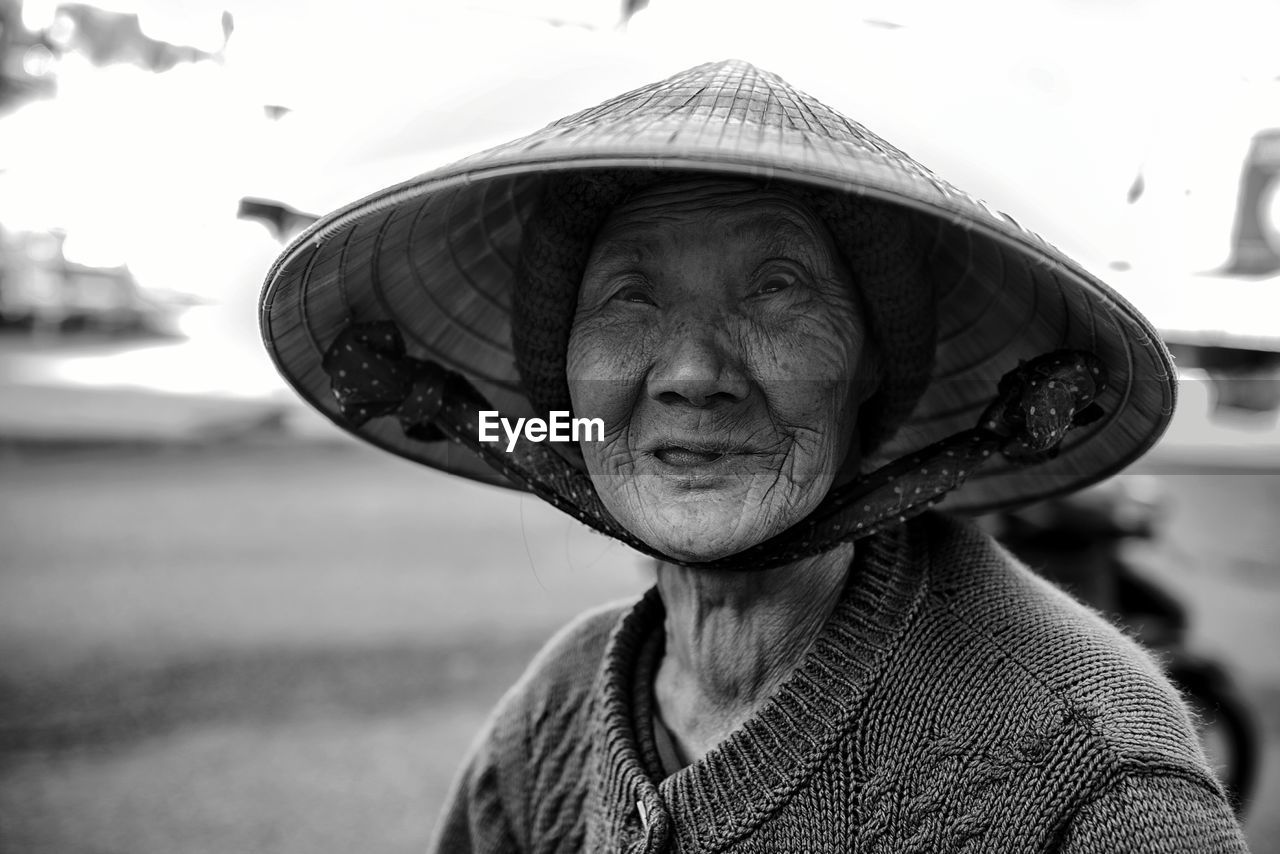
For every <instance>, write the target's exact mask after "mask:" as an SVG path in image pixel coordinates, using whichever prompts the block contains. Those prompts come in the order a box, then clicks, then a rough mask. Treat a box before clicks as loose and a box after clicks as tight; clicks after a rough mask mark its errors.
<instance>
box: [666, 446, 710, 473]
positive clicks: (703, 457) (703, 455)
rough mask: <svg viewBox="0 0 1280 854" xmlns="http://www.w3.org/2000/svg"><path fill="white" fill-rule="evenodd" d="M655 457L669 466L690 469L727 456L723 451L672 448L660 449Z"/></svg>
mask: <svg viewBox="0 0 1280 854" xmlns="http://www.w3.org/2000/svg"><path fill="white" fill-rule="evenodd" d="M653 455H654V456H655V457H657V458H658V460H659V462H663V463H666V464H667V465H669V466H677V467H679V468H689V467H692V466H705V465H709V464H710V463H714V462H715V461H716V460H719V459H721V458H722V457H724V455H725V454H724V452H723V451H703V450H699V449H697V448H682V447H679V446H671V447H666V448H659V449H658V450H657V451H655V452H654V454H653Z"/></svg>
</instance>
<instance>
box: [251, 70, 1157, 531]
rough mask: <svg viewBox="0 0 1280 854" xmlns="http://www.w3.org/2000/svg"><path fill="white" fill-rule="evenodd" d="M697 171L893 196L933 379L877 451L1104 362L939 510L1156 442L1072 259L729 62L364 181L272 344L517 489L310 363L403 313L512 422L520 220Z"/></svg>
mask: <svg viewBox="0 0 1280 854" xmlns="http://www.w3.org/2000/svg"><path fill="white" fill-rule="evenodd" d="M629 169H637V170H653V169H661V170H688V171H690V172H701V173H708V172H710V173H717V174H722V175H725V176H733V177H754V178H764V179H769V180H771V181H785V182H794V183H796V184H800V185H806V186H808V187H812V188H815V189H819V190H823V191H827V192H837V193H847V194H850V195H851V196H855V197H863V198H867V197H869V198H873V199H876V200H879V201H881V202H888V203H891V204H894V205H899V206H902V207H903V208H905V209H906V210H908V211H910V212H911V216H912V217H914V218H915V219H916V220H918V221H919V228H920V229H922V230H923V232H924V233H925V234H926V235H927V239H926V240H924V241H923V244H922V245H923V250H922V251H926V252H927V253H929V258H930V262H931V265H932V266H933V267H934V268H937V269H948V270H954V271H958V272H956V274H954V275H950V276H948V277H946V280H945V281H938V282H936V283H935V289H936V294H937V350H936V356H935V360H934V367H933V373H932V378H931V381H930V383H929V385H928V387H927V389H926V390H925V392H924V393H923V395H922V396H921V397H920V399H919V401H918V403H917V404H916V406H915V408H914V410H913V411H911V413H910V414H909V416H908V417H907V418H906V419H905V420H904V421H903V422H902V423H901V426H900V427H899V429H898V430H897V432H896V433H895V434H894V435H893V437H892V438H891V439H890V440H889V441H888V442H887V444H885V445H884V446H883V447H881V448H880V449H879V450H878V454H877V458H883V459H885V460H888V459H894V458H898V457H902V456H905V455H907V454H910V453H913V452H915V451H917V450H919V449H921V448H924V447H926V446H928V445H930V444H931V443H933V442H936V441H939V440H941V439H943V438H945V437H948V436H951V435H953V434H955V433H957V432H960V431H964V430H967V429H969V428H972V427H974V425H975V422H976V421H977V420H978V418H979V416H980V415H981V413H982V411H983V409H984V407H985V406H986V405H987V404H988V403H989V402H990V401H991V399H992V397H993V396H994V395H995V390H996V384H997V382H998V381H999V379H1000V377H1001V376H1002V375H1004V374H1005V373H1006V372H1008V371H1009V370H1011V369H1012V368H1015V367H1017V366H1018V365H1019V363H1020V362H1021V361H1023V360H1030V359H1033V358H1035V357H1037V356H1040V355H1041V354H1044V353H1046V352H1049V351H1054V350H1059V349H1064V348H1068V349H1077V350H1085V351H1089V352H1091V353H1093V354H1095V355H1096V356H1097V357H1098V358H1099V359H1101V361H1102V363H1103V364H1104V365H1105V366H1106V369H1107V374H1108V385H1107V388H1106V391H1105V392H1104V394H1103V396H1102V397H1101V398H1099V399H1098V401H1097V403H1098V405H1099V406H1100V407H1101V410H1102V412H1103V416H1102V417H1101V418H1099V419H1098V420H1096V421H1094V422H1093V423H1091V424H1089V425H1087V426H1082V427H1079V428H1077V429H1074V430H1072V431H1071V432H1070V434H1069V435H1067V437H1066V438H1065V440H1064V441H1063V442H1062V445H1061V446H1060V452H1059V453H1058V455H1057V456H1056V457H1055V458H1054V459H1051V460H1048V461H1045V462H1042V463H1039V464H1036V465H1031V466H1020V465H1016V464H1015V463H1013V462H1010V461H1008V460H1005V459H992V460H991V461H990V462H989V463H987V464H986V465H985V466H984V467H983V468H982V469H981V470H980V471H976V472H974V473H973V474H972V476H970V477H969V478H968V480H967V481H966V482H965V483H964V484H963V485H962V486H960V487H959V488H958V489H956V490H955V491H953V492H951V493H950V494H949V495H948V496H947V497H946V498H945V499H944V500H943V502H942V506H943V508H946V509H951V510H958V511H971V512H978V511H983V510H989V509H995V508H999V507H1007V506H1013V505H1017V504H1021V503H1025V502H1028V501H1032V500H1036V499H1039V498H1044V497H1048V496H1051V495H1055V494H1059V493H1063V492H1067V491H1070V490H1073V489H1077V488H1080V487H1082V486H1085V485H1087V484H1090V483H1093V482H1095V481H1097V480H1100V479H1103V478H1105V477H1108V476H1110V475H1112V474H1114V473H1116V472H1118V471H1120V470H1121V469H1123V468H1124V467H1125V466H1127V465H1128V464H1129V463H1131V462H1133V461H1134V460H1135V459H1136V458H1137V457H1139V456H1140V455H1142V454H1143V453H1144V452H1145V451H1146V450H1147V449H1148V448H1150V447H1151V445H1152V444H1153V443H1154V442H1155V441H1156V439H1158V438H1159V436H1160V435H1161V433H1162V432H1163V431H1164V429H1165V427H1166V425H1167V424H1168V422H1169V420H1170V418H1171V415H1172V412H1173V407H1174V402H1175V397H1176V391H1177V386H1176V382H1175V376H1174V370H1173V365H1172V362H1171V360H1170V358H1169V355H1168V353H1167V351H1166V349H1165V347H1164V346H1163V344H1162V343H1161V342H1160V339H1159V338H1158V337H1157V334H1156V332H1155V330H1154V329H1153V328H1152V327H1151V325H1150V324H1149V323H1148V322H1147V320H1146V319H1145V318H1144V317H1143V316H1142V315H1141V314H1139V313H1138V311H1136V310H1135V309H1134V308H1133V307H1132V306H1131V305H1129V303H1128V302H1126V301H1125V300H1124V299H1123V298H1121V297H1120V296H1119V295H1118V294H1116V293H1115V292H1114V291H1112V290H1111V289H1110V288H1108V287H1107V286H1106V285H1105V284H1103V283H1102V282H1100V281H1098V280H1097V279H1096V278H1094V277H1093V276H1092V275H1091V274H1089V273H1088V272H1087V271H1086V270H1084V269H1083V268H1082V267H1081V266H1079V265H1078V264H1076V263H1074V262H1073V261H1071V260H1070V259H1068V258H1067V257H1065V256H1064V255H1063V254H1062V253H1060V252H1059V251H1058V250H1056V249H1055V248H1053V247H1052V246H1051V245H1049V244H1048V243H1046V242H1045V241H1044V240H1042V239H1041V238H1039V237H1037V236H1036V235H1034V234H1032V233H1030V232H1028V231H1027V230H1025V229H1023V228H1022V227H1021V226H1019V225H1018V224H1017V223H1016V222H1014V221H1013V220H1012V219H1010V218H1009V217H1007V216H1005V215H1003V214H1001V213H999V212H997V211H995V210H993V209H991V208H990V207H989V206H988V205H986V204H985V203H983V202H981V201H979V200H978V199H975V198H973V197H972V196H970V195H967V194H966V193H964V192H961V191H960V190H958V189H956V188H955V187H953V186H951V185H950V184H948V183H947V182H946V181H943V180H942V179H940V178H938V177H937V176H935V175H934V174H933V173H932V172H930V171H929V170H928V169H926V168H925V167H923V166H921V165H920V164H919V163H917V162H916V161H915V160H913V159H912V158H911V157H909V156H908V155H906V154H904V153H903V152H902V151H900V150H898V149H897V148H895V147H894V146H892V145H890V144H889V143H888V142H886V141H884V140H883V139H881V138H880V137H878V136H876V135H875V134H874V133H872V132H871V131H869V130H868V129H867V128H865V127H863V126H862V125H860V124H858V123H857V122H855V121H851V120H850V119H847V118H845V117H844V116H842V115H840V114H839V113H837V112H835V111H834V110H832V109H831V108H829V107H827V106H825V105H824V104H822V103H820V102H819V101H817V100H815V99H814V98H812V97H810V96H809V95H806V94H805V93H803V92H800V91H798V90H797V89H795V88H794V87H792V86H790V85H789V84H788V83H786V82H785V81H784V80H782V79H780V78H779V77H777V76H776V75H773V74H770V73H768V72H765V71H761V70H759V69H757V68H754V67H753V66H751V65H749V64H747V63H744V62H739V61H726V62H718V63H711V64H707V65H702V66H698V67H696V68H693V69H690V70H688V71H686V72H683V73H681V74H678V75H676V76H674V77H671V78H669V79H667V80H664V81H662V82H660V83H656V84H653V85H651V86H647V87H644V88H641V89H637V90H635V91H632V92H628V93H626V94H624V95H620V96H618V97H616V98H613V99H611V100H609V101H607V102H605V103H603V104H600V105H599V106H596V107H592V108H591V109H588V110H584V111H582V112H580V113H577V114H575V115H572V116H569V117H567V118H564V119H561V120H560V121H557V122H555V123H553V124H551V125H549V126H548V127H546V128H543V129H542V130H540V131H537V132H535V133H532V134H530V135H529V136H526V137H524V138H522V139H519V140H516V141H513V142H510V143H507V144H505V145H500V146H498V147H496V148H492V149H490V150H488V151H485V152H482V153H480V154H477V155H475V156H473V157H469V158H467V159H465V160H462V161H459V162H457V163H454V164H453V165H450V166H447V167H444V168H441V169H437V170H435V171H433V172H429V173H427V174H424V175H422V176H420V177H418V178H415V179H413V180H410V181H407V182H405V183H403V184H400V185H397V186H394V187H391V188H389V189H386V190H384V191H382V192H379V193H375V194H374V195H371V196H369V197H367V198H365V199H362V200H360V201H358V202H355V203H354V204H351V205H349V206H347V207H345V208H342V209H341V210H338V211H336V212H334V213H332V214H330V215H328V216H326V217H324V218H322V219H321V220H320V221H318V222H317V223H316V224H315V225H314V226H313V227H312V228H311V229H309V230H308V231H307V232H306V233H304V234H303V235H301V236H300V237H299V238H298V239H297V240H296V241H295V242H294V243H293V244H292V245H291V246H290V247H289V248H288V249H287V250H286V251H285V252H284V254H283V255H282V256H281V257H280V259H279V260H278V261H277V262H276V264H275V265H274V266H273V268H272V269H271V271H270V273H269V275H268V278H267V281H266V285H265V288H264V290H263V293H262V301H261V325H262V334H263V338H264V339H265V341H266V344H267V347H268V348H269V350H270V351H271V354H272V356H273V358H274V359H275V362H276V365H277V367H278V368H279V370H280V371H281V373H282V374H283V375H284V376H285V377H286V378H287V380H288V381H289V382H290V383H291V384H292V385H293V387H294V388H295V389H296V390H297V391H298V392H299V393H300V394H301V395H302V397H303V398H305V399H306V400H307V401H309V402H310V403H311V404H312V405H313V406H314V407H315V408H316V409H318V410H319V411H320V412H322V413H323V414H324V415H326V416H328V417H329V418H330V419H332V420H333V421H334V422H335V423H337V424H338V425H339V426H341V427H343V428H344V429H347V430H350V431H352V432H354V433H355V434H357V435H358V436H360V437H361V438H363V439H365V440H367V441H369V442H372V443H373V444H375V445H378V446H380V447H382V448H384V449H386V450H388V451H391V452H392V453H395V454H398V455H400V456H403V457H406V458H409V459H411V460H415V461H417V462H420V463H423V464H425V465H428V466H432V467H434V468H438V469H442V470H445V471H448V472H452V473H455V474H460V475H463V476H465V477H469V478H473V479H475V480H479V481H483V482H487V483H492V484H498V485H503V486H510V485H511V484H510V483H508V482H507V480H506V479H505V478H504V477H503V475H502V474H501V473H499V472H498V471H495V470H494V469H493V468H491V467H490V466H489V465H488V464H486V463H485V462H483V461H481V460H479V459H477V458H476V456H475V455H474V454H472V453H471V452H469V451H467V450H466V449H464V448H461V447H458V446H456V445H454V444H452V443H449V442H438V441H437V442H430V441H420V440H418V439H413V438H409V437H408V436H406V435H405V433H404V432H403V431H402V429H401V428H400V426H399V424H398V423H397V422H396V421H395V420H394V419H391V418H375V419H372V420H369V421H367V422H365V423H363V424H361V425H359V426H355V425H353V424H352V423H351V422H350V421H348V420H347V419H346V418H345V417H344V416H343V414H342V412H341V410H340V409H339V406H338V404H337V402H336V401H335V399H334V397H333V394H332V392H331V388H330V384H331V377H330V376H329V375H328V374H327V373H326V372H325V370H324V367H323V365H322V361H323V358H324V354H325V352H326V350H327V348H328V347H329V346H330V345H331V343H332V342H333V341H334V340H335V338H336V337H337V336H338V335H339V333H340V332H341V331H342V330H343V329H345V328H347V327H348V325H349V324H351V323H354V322H365V321H384V320H390V321H394V323H395V324H396V326H397V327H398V328H399V330H400V332H401V333H402V335H403V337H404V340H405V344H406V348H407V352H408V353H409V355H411V356H413V357H416V358H419V359H430V360H433V361H435V362H437V363H439V364H441V365H443V366H445V367H446V368H450V369H452V370H454V371H457V372H459V373H461V374H462V375H463V376H465V377H466V378H468V379H469V380H470V381H471V383H472V384H474V386H475V387H476V388H478V389H479V390H480V392H481V393H482V394H483V395H484V396H485V397H486V398H487V399H488V400H489V401H490V402H491V403H492V404H493V406H494V408H495V409H497V410H500V411H501V412H502V413H503V415H504V416H508V417H511V418H515V417H526V416H530V415H533V414H534V410H533V407H532V406H531V404H530V402H529V400H528V398H527V396H526V394H525V392H524V390H523V389H522V386H521V378H520V374H519V372H518V370H517V366H516V361H515V357H514V354H513V347H512V316H511V307H512V304H513V300H512V290H513V287H515V285H516V282H517V265H518V260H519V258H520V252H521V245H522V237H523V234H524V229H525V226H526V224H527V223H528V222H529V221H530V218H531V216H532V214H533V211H534V210H535V208H536V206H537V205H538V203H539V200H540V199H541V198H542V196H543V191H544V188H545V185H546V182H547V179H548V176H549V175H552V174H553V173H564V172H570V171H577V170H629Z"/></svg>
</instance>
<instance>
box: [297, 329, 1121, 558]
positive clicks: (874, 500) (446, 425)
mask: <svg viewBox="0 0 1280 854" xmlns="http://www.w3.org/2000/svg"><path fill="white" fill-rule="evenodd" d="M322 364H323V367H324V370H325V372H326V373H328V375H329V378H330V384H331V388H332V391H333V395H334V397H335V399H336V400H337V402H338V408H339V411H340V413H341V415H342V417H343V418H344V419H346V421H347V422H348V423H349V424H350V425H351V426H352V427H361V426H363V425H364V424H366V423H367V422H368V421H371V420H372V419H375V418H379V417H383V416H392V415H394V416H395V417H396V418H398V420H399V422H400V428H401V430H403V432H404V434H405V435H406V436H408V437H409V438H411V439H415V440H418V441H424V442H437V441H452V442H454V443H456V444H459V445H462V446H463V447H466V448H467V449H468V450H469V451H470V452H472V453H474V454H476V455H477V456H479V457H480V458H481V459H482V460H484V461H485V462H486V463H487V464H489V465H490V466H491V467H493V468H494V469H495V470H496V471H498V472H500V473H501V474H502V475H503V476H504V477H506V478H507V479H508V480H509V481H511V482H512V483H513V484H515V485H516V486H519V487H521V488H523V489H526V490H528V491H529V492H532V493H533V494H535V495H537V496H538V497H539V498H542V499H543V500H545V501H547V502H548V503H550V504H551V505H552V506H554V507H556V508H558V509H560V510H562V511H564V512H566V513H568V514H570V515H571V516H574V517H576V518H577V519H579V520H580V521H581V522H583V523H585V524H587V525H589V526H590V527H592V528H594V529H596V530H597V531H600V532H601V533H604V534H607V535H609V536H611V537H614V538H615V539H618V540H620V541H622V542H623V543H625V544H626V545H628V546H630V547H631V548H633V549H635V550H637V551H639V552H642V553H644V554H648V555H651V556H653V557H656V558H659V559H661V560H666V561H671V562H674V563H686V564H687V563H688V562H685V561H675V560H673V559H672V558H670V557H668V556H667V555H664V554H662V553H661V552H659V551H657V550H655V549H653V548H652V547H650V546H649V545H647V544H646V543H644V542H642V541H641V540H639V539H637V538H636V537H635V536H634V535H632V534H631V533H630V532H629V531H627V529H626V528H624V527H623V526H622V525H621V524H619V523H618V521H617V520H616V519H614V517H613V515H612V514H611V513H610V512H609V511H608V509H607V508H606V507H605V506H604V504H603V503H602V502H601V501H600V497H599V496H598V495H597V494H596V491H595V488H594V486H593V485H592V483H591V478H590V477H589V476H588V475H587V474H586V473H585V472H583V471H582V470H580V469H578V468H576V467H575V466H573V465H572V464H571V463H570V462H569V461H568V460H566V459H565V458H564V457H561V456H560V455H559V454H557V453H555V452H554V451H553V450H551V449H550V448H549V447H548V446H546V445H544V444H542V443H539V442H534V441H531V440H529V439H527V438H525V437H523V436H519V437H517V438H516V439H515V440H514V442H513V446H512V448H511V450H510V451H507V450H504V449H503V448H501V447H500V446H499V445H496V444H491V443H486V442H481V441H480V435H479V430H478V419H479V416H478V413H479V412H481V411H494V407H493V405H492V404H491V403H489V401H488V400H487V399H486V398H485V396H484V395H483V394H482V393H481V392H480V390H479V389H477V388H476V387H475V386H474V385H473V384H472V383H471V382H470V381H468V380H467V379H466V378H465V377H463V376H462V375H461V374H459V373H458V372H456V371H453V370H450V369H448V368H446V367H444V366H443V365H441V364H439V363H438V362H434V361H431V360H427V359H416V358H413V357H411V356H409V355H407V354H406V353H405V347H404V340H403V338H402V337H401V335H400V332H399V330H398V329H397V328H396V326H395V324H394V323H393V322H391V321H374V322H367V323H352V324H350V325H348V326H347V327H346V328H345V329H343V330H342V332H340V333H339V334H338V337H337V338H336V339H335V340H334V341H333V343H332V344H331V345H330V346H329V349H328V350H327V351H326V353H325V356H324V360H323V362H322ZM1106 382H1107V380H1106V370H1105V367H1104V366H1103V364H1102V362H1101V360H1099V359H1098V357H1097V356H1095V355H1093V354H1092V353H1088V352H1086V351H1083V350H1056V351H1054V352H1052V353H1046V354H1045V355H1042V356H1039V357H1037V358H1035V359H1032V360H1030V361H1028V362H1023V363H1021V364H1019V365H1018V367H1016V368H1014V369H1013V370H1011V371H1010V372H1009V373H1007V374H1005V375H1004V376H1003V377H1002V378H1001V379H1000V382H999V384H998V386H997V392H996V399H995V400H994V401H993V402H992V403H991V404H990V405H989V406H988V407H987V408H986V410H985V411H984V412H983V414H982V417H981V418H980V419H979V421H978V425H977V426H976V427H974V428H973V429H971V430H966V431H963V432H961V433H956V434H955V435H953V436H949V437H948V438H946V439H943V440H942V441H940V442H935V443H934V444H932V445H930V446H929V447H927V448H925V449H923V450H921V451H919V452H917V453H914V454H909V455H907V456H905V457H901V458H899V459H897V460H895V461H893V462H891V463H889V464H888V465H885V466H882V467H880V468H878V469H876V470H875V471H874V472H871V473H870V474H866V475H863V476H862V477H859V478H857V479H856V480H854V481H852V482H850V483H847V484H844V485H842V486H838V487H836V488H834V489H832V490H831V492H830V493H829V494H828V495H827V497H826V498H825V499H824V500H823V501H822V503H821V504H820V505H819V506H818V508H817V509H816V510H814V512H813V513H811V514H810V515H809V516H808V517H806V518H805V519H803V520H801V521H800V522H798V523H797V524H795V525H793V526H792V527H790V528H788V529H787V530H786V531H783V532H782V533H781V534H778V535H777V536H775V537H772V538H770V539H768V540H765V541H764V542H762V543H759V544H757V545H755V546H752V547H751V548H748V549H745V550H743V551H741V552H738V553H736V554H733V555H729V556H728V557H724V558H720V559H718V560H714V561H706V562H702V563H696V564H691V565H696V566H699V567H704V568H707V569H725V570H741V569H767V568H770V567H775V566H780V565H782V564H786V563H790V562H792V561H795V560H799V559H801V558H804V557H809V556H811V555H814V554H819V553H821V552H824V551H827V550H828V549H830V548H831V547H832V546H834V545H836V544H837V543H841V542H851V541H853V540H857V539H860V538H862V537H865V536H867V535H869V534H873V533H876V532H878V531H882V530H884V529H886V528H889V527H892V526H894V525H898V524H901V523H903V522H905V521H907V520H908V519H910V518H912V517H913V516H916V515H919V514H920V513H923V512H924V511H925V510H927V509H929V508H930V507H933V506H934V505H935V504H937V503H938V501H940V500H941V499H942V498H943V497H944V496H945V495H946V493H948V492H950V491H951V490H953V489H955V488H957V487H958V486H960V485H961V484H963V483H964V482H965V480H966V479H967V478H968V476H969V475H970V474H972V473H973V472H974V471H975V470H976V469H978V468H979V467H980V466H982V464H983V463H985V462H986V461H987V460H988V459H990V457H991V456H992V455H993V454H996V453H999V454H1001V455H1002V456H1004V457H1005V458H1006V459H1008V460H1010V461H1011V462H1014V463H1016V464H1018V465H1034V464H1035V463H1039V462H1043V461H1045V460H1049V459H1052V458H1053V457H1055V456H1056V455H1057V453H1058V448H1059V446H1060V445H1061V443H1062V440H1063V439H1064V438H1065V436H1066V435H1067V433H1068V432H1069V431H1070V430H1071V429H1072V428H1074V427H1079V426H1082V425H1085V424H1088V423H1091V422H1092V421H1094V420H1096V419H1097V418H1098V417H1100V416H1101V415H1102V409H1101V408H1100V407H1099V406H1098V404H1097V403H1096V402H1095V401H1096V399H1097V397H1098V396H1099V395H1100V394H1101V393H1102V392H1103V391H1104V390H1105V388H1106Z"/></svg>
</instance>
